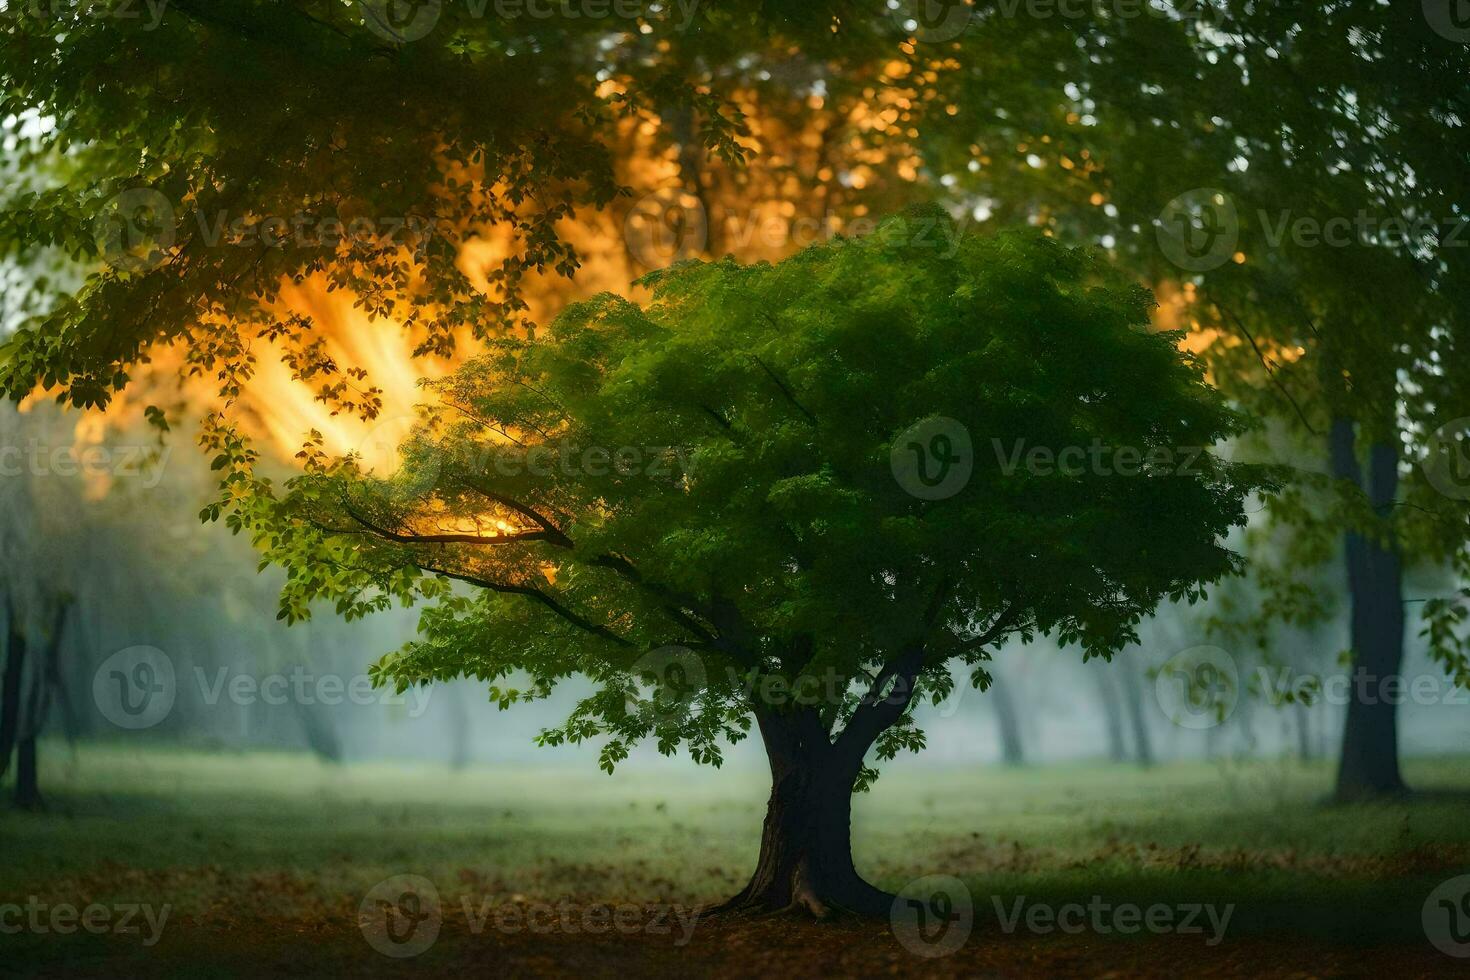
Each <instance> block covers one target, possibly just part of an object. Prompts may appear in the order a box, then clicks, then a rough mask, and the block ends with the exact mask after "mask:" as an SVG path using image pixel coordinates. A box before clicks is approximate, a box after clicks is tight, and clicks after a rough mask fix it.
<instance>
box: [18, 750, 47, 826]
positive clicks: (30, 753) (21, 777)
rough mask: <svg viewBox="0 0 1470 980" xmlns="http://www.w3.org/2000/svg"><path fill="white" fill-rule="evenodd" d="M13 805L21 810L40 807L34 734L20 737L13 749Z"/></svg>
mask: <svg viewBox="0 0 1470 980" xmlns="http://www.w3.org/2000/svg"><path fill="white" fill-rule="evenodd" d="M15 805H16V806H18V807H20V808H21V809H22V810H39V809H41V807H42V801H41V783H40V779H39V777H38V775H37V772H36V736H35V735H33V734H32V735H27V736H26V737H25V738H23V739H21V740H20V742H19V744H18V745H17V746H16V750H15Z"/></svg>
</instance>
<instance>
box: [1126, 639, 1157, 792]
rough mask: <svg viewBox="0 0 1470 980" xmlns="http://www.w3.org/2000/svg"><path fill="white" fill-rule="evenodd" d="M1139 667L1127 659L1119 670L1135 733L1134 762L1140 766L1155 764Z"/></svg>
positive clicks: (1130, 725) (1129, 717) (1129, 716)
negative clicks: (1141, 690) (1138, 672)
mask: <svg viewBox="0 0 1470 980" xmlns="http://www.w3.org/2000/svg"><path fill="white" fill-rule="evenodd" d="M1136 666H1137V665H1136V664H1134V663H1132V662H1130V661H1129V660H1128V659H1127V658H1126V657H1125V658H1124V660H1123V663H1122V664H1120V665H1119V667H1118V669H1119V670H1121V671H1122V675H1123V676H1122V680H1121V682H1120V684H1121V686H1122V688H1123V705H1124V707H1126V708H1127V709H1128V723H1129V727H1130V728H1131V729H1132V731H1133V761H1134V762H1136V763H1138V764H1139V765H1140V766H1151V765H1153V764H1154V748H1153V742H1152V740H1151V739H1150V738H1149V734H1148V715H1147V714H1145V712H1144V710H1143V694H1142V693H1141V692H1140V691H1139V685H1138V674H1137V673H1136V671H1135V667H1136Z"/></svg>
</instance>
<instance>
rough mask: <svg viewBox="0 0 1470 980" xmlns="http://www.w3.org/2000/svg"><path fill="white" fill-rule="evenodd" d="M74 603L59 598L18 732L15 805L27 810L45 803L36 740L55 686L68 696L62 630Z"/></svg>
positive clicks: (23, 643)
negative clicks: (62, 675)
mask: <svg viewBox="0 0 1470 980" xmlns="http://www.w3.org/2000/svg"><path fill="white" fill-rule="evenodd" d="M71 602H72V600H71V597H70V596H65V595H64V596H61V597H60V598H58V599H57V600H56V604H55V610H54V612H53V613H52V619H51V632H50V634H49V635H48V636H47V637H46V647H45V649H44V650H43V651H42V654H41V659H40V661H39V664H38V667H37V669H36V670H35V671H34V674H35V676H34V679H33V682H32V685H31V694H30V703H29V704H27V705H25V706H24V710H23V714H24V720H25V726H24V728H20V729H18V732H17V735H16V738H17V742H16V767H15V804H16V806H18V807H20V808H21V809H24V810H39V809H41V808H42V806H43V801H42V799H41V784H40V773H39V771H38V768H37V760H36V739H37V738H39V737H40V734H41V729H42V728H43V727H44V726H45V724H46V714H47V709H48V707H49V706H50V698H51V694H52V693H53V687H54V688H55V689H56V693H57V695H58V697H61V698H63V699H64V697H65V694H64V691H62V690H61V681H60V670H59V667H58V663H59V661H60V659H61V635H62V630H63V629H64V628H65V627H66V614H67V611H68V610H69V609H70V608H71ZM20 644H21V648H22V649H24V648H25V641H24V639H21V640H20Z"/></svg>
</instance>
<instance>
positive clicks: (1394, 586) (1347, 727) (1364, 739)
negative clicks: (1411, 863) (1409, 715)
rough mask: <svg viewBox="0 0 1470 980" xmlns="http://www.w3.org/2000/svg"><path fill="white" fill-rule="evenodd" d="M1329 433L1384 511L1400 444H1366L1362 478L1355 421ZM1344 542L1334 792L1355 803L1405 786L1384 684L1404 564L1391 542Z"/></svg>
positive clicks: (1400, 626)
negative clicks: (1345, 626)
mask: <svg viewBox="0 0 1470 980" xmlns="http://www.w3.org/2000/svg"><path fill="white" fill-rule="evenodd" d="M1330 438H1331V455H1332V470H1333V475H1334V476H1337V477H1339V478H1343V479H1350V480H1353V481H1354V483H1356V485H1357V486H1359V487H1361V488H1363V489H1364V490H1365V491H1366V492H1367V494H1368V498H1369V503H1370V504H1371V505H1372V507H1373V509H1374V511H1375V513H1377V514H1378V515H1379V516H1385V515H1386V514H1387V513H1388V509H1389V508H1391V507H1392V506H1393V502H1394V498H1395V496H1396V495H1397V492H1398V451H1397V449H1396V447H1394V446H1392V445H1389V444H1387V443H1381V442H1379V443H1375V444H1374V445H1372V446H1371V447H1370V448H1369V451H1368V474H1367V480H1366V481H1365V480H1364V478H1363V474H1362V472H1361V470H1360V469H1359V467H1358V462H1357V457H1356V455H1355V452H1354V441H1355V434H1354V429H1353V424H1352V422H1351V421H1350V420H1348V419H1345V418H1336V419H1334V420H1333V422H1332V432H1331V437H1330ZM1344 548H1345V552H1346V559H1347V576H1348V592H1349V597H1350V601H1351V604H1352V612H1351V639H1352V650H1353V664H1352V675H1351V676H1350V678H1349V681H1350V683H1349V685H1348V687H1349V690H1350V692H1351V696H1350V698H1349V701H1348V706H1347V719H1346V722H1345V723H1344V726H1343V733H1342V758H1341V760H1340V762H1339V764H1338V770H1337V787H1336V791H1335V796H1336V798H1337V799H1338V801H1340V802H1350V801H1355V800H1365V799H1373V798H1375V797H1383V796H1393V795H1397V794H1401V793H1404V792H1407V787H1406V786H1405V785H1404V781H1403V778H1402V777H1401V776H1400V774H1399V754H1398V706H1397V705H1396V704H1395V703H1394V701H1393V699H1391V698H1388V697H1386V696H1385V692H1384V688H1383V681H1384V680H1385V679H1387V678H1389V677H1391V676H1394V675H1397V674H1398V672H1399V668H1400V666H1401V664H1402V663H1403V658H1404V606H1403V569H1402V566H1401V564H1400V561H1399V555H1398V551H1397V549H1396V548H1395V546H1394V544H1393V542H1387V543H1385V542H1381V541H1375V540H1370V539H1369V538H1366V537H1364V536H1363V535H1361V534H1358V533H1356V532H1348V533H1347V535H1346V537H1345V541H1344Z"/></svg>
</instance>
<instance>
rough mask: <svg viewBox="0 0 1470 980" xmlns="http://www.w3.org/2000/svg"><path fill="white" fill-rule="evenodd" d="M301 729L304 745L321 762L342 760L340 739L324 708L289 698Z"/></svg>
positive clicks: (334, 762) (333, 762)
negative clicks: (304, 736) (304, 738)
mask: <svg viewBox="0 0 1470 980" xmlns="http://www.w3.org/2000/svg"><path fill="white" fill-rule="evenodd" d="M291 704H292V706H294V707H295V709H296V717H297V718H298V719H299V720H300V722H301V730H302V732H303V733H304V734H305V735H306V745H307V747H308V748H310V749H311V751H312V753H313V754H315V755H316V757H317V758H318V759H321V760H322V761H323V762H330V763H332V764H334V765H335V764H337V763H339V762H341V761H342V740H341V739H340V738H338V737H337V729H336V726H334V725H333V724H332V718H331V716H330V715H329V714H328V713H327V710H326V708H325V707H324V706H323V705H319V704H303V703H301V701H300V700H298V699H297V698H292V699H291Z"/></svg>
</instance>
